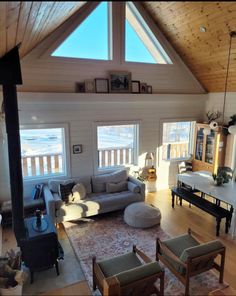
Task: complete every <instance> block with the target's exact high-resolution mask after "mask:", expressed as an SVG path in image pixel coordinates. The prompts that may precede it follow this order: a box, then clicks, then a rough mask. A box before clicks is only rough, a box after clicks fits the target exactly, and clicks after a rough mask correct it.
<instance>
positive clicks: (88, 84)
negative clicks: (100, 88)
mask: <svg viewBox="0 0 236 296" xmlns="http://www.w3.org/2000/svg"><path fill="white" fill-rule="evenodd" d="M84 83H85V92H86V93H94V92H95V85H94V80H93V79H86V80H85V81H84Z"/></svg>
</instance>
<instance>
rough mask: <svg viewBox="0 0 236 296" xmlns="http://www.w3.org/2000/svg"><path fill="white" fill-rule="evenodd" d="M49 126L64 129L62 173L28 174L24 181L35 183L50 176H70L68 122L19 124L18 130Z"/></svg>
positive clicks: (47, 127) (48, 127)
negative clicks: (63, 169) (63, 163)
mask: <svg viewBox="0 0 236 296" xmlns="http://www.w3.org/2000/svg"><path fill="white" fill-rule="evenodd" d="M50 128H63V129H64V147H63V151H64V157H65V159H64V162H65V165H64V168H65V172H64V173H57V174H50V175H47V176H45V175H43V176H42V175H41V176H29V177H26V178H24V177H23V174H22V177H23V182H24V183H35V181H40V182H46V181H48V180H49V179H51V178H57V179H60V178H61V179H63V178H65V177H70V176H71V162H70V137H69V124H68V123H40V124H33V123H32V124H20V130H24V129H25V130H26V129H50Z"/></svg>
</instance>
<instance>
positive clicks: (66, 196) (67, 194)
mask: <svg viewBox="0 0 236 296" xmlns="http://www.w3.org/2000/svg"><path fill="white" fill-rule="evenodd" d="M74 185H75V183H74V182H72V183H68V184H65V185H64V184H59V194H60V197H61V199H62V200H63V201H64V202H65V203H68V202H69V200H70V199H71V198H72V196H73V193H72V188H73V187H74Z"/></svg>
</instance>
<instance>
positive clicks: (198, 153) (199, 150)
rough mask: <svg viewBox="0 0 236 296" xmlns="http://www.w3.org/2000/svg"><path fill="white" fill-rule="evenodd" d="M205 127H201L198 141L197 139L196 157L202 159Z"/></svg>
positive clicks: (198, 132)
mask: <svg viewBox="0 0 236 296" xmlns="http://www.w3.org/2000/svg"><path fill="white" fill-rule="evenodd" d="M203 130H204V128H199V129H198V131H197V141H196V152H195V159H197V160H202V155H203V140H204V134H203Z"/></svg>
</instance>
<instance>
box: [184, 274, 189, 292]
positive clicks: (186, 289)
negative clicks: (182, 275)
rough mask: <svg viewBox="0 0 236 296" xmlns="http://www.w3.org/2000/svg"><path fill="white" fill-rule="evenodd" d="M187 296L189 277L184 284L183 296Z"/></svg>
mask: <svg viewBox="0 0 236 296" xmlns="http://www.w3.org/2000/svg"><path fill="white" fill-rule="evenodd" d="M188 295H189V277H187V278H186V283H185V294H184V296H188Z"/></svg>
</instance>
